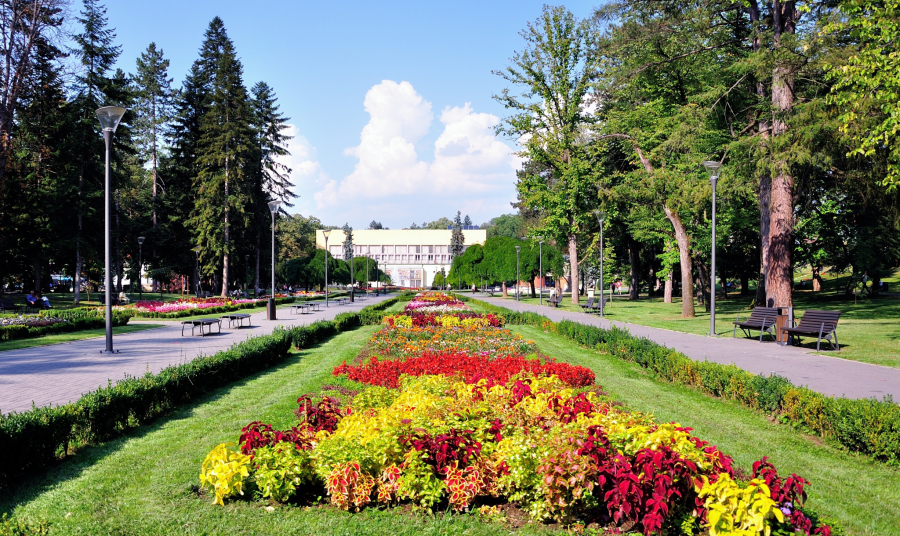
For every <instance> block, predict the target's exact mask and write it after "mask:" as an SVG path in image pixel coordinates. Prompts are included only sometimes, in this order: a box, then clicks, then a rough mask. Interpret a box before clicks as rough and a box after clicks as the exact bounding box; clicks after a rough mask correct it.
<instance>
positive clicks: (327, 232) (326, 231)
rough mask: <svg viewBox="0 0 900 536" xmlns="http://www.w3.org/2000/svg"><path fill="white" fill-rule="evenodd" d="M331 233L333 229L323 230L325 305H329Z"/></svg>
mask: <svg viewBox="0 0 900 536" xmlns="http://www.w3.org/2000/svg"><path fill="white" fill-rule="evenodd" d="M330 234H331V229H325V230H324V231H322V236H324V237H325V307H328V236H329V235H330Z"/></svg>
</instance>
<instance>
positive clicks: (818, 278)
mask: <svg viewBox="0 0 900 536" xmlns="http://www.w3.org/2000/svg"><path fill="white" fill-rule="evenodd" d="M822 283H823V282H822V274H821V270H820V269H819V268H817V267H813V283H812V289H813V292H821V291H822Z"/></svg>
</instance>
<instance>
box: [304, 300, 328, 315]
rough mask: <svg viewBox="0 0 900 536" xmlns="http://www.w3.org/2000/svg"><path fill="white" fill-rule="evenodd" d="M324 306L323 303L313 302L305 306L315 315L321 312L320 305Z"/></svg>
mask: <svg viewBox="0 0 900 536" xmlns="http://www.w3.org/2000/svg"><path fill="white" fill-rule="evenodd" d="M324 304H325V302H319V301H314V302H309V303H308V304H307V305H309V307H310V309H312V311H313V312H314V313H317V312H319V311H321V310H322V305H324Z"/></svg>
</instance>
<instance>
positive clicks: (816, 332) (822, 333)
mask: <svg viewBox="0 0 900 536" xmlns="http://www.w3.org/2000/svg"><path fill="white" fill-rule="evenodd" d="M840 317H841V312H840V311H817V310H809V311H806V312H805V313H803V317H802V318H800V323H799V324H797V325H796V326H792V327H787V326H785V327H783V328H781V331H783V332H784V333H786V334H788V335H791V336H794V335H796V336H797V340H798V342H799V340H800V337H801V336H803V337H817V340H816V351H817V352H818V351H819V347H820V346H821V345H822V338H823V337H824V338H825V340H826V341H828V343H829V344H831V347H832V348H834V349H836V350H837V351H838V352H840V351H841V346H840V345H839V344H838V338H837V324H838V319H840ZM832 335H834V342H831V336H832Z"/></svg>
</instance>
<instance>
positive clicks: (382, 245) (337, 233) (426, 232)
mask: <svg viewBox="0 0 900 536" xmlns="http://www.w3.org/2000/svg"><path fill="white" fill-rule="evenodd" d="M452 233H453V231H452V230H450V229H398V230H394V229H363V230H359V231H353V255H354V256H355V257H369V258H371V259H374V260H375V261H377V262H378V266H379V267H380V268H381V270H383V271H384V272H385V273H386V274H388V275H389V276H390V277H391V282H392V283H393V284H394V285H397V286H401V287H416V288H418V287H429V286H431V284H432V282H433V281H434V276H435V274H438V273H440V272H441V270H443V271H444V273H445V274H447V273H449V272H450V265H451V264H452V263H453V260H452V259H451V258H450V237H451V235H452ZM463 236H464V238H465V240H464V242H463V247H464V248H467V247H469V246H471V245H472V244H484V241H485V240H486V239H487V231H486V230H484V229H475V228H464V229H463ZM345 239H346V235H345V234H344V231H342V230H340V229H334V230H332V231H331V233H330V234H329V236H328V250H329V252H330V253H331V255H332V256H333V257H335V258H337V259H342V260H346V259H344V240H345ZM316 248H318V249H325V235H324V233H323V231H322V230H318V231H316Z"/></svg>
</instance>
